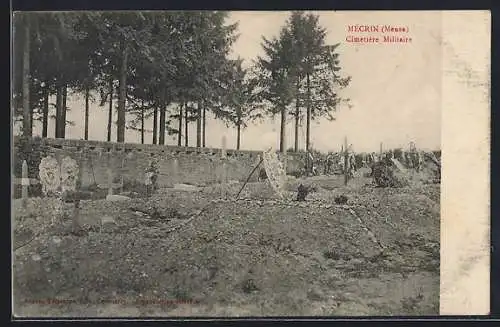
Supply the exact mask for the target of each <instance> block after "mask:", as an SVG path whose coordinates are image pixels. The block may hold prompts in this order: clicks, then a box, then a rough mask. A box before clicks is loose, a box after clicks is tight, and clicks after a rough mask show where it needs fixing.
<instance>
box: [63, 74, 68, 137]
mask: <svg viewBox="0 0 500 327" xmlns="http://www.w3.org/2000/svg"><path fill="white" fill-rule="evenodd" d="M67 100H68V86H67V85H66V84H65V85H64V87H63V104H62V113H61V137H62V138H63V139H64V138H66V113H67V111H68V106H67Z"/></svg>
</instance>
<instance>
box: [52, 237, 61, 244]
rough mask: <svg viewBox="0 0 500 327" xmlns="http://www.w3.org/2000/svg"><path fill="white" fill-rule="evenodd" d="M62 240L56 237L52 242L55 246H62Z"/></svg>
mask: <svg viewBox="0 0 500 327" xmlns="http://www.w3.org/2000/svg"><path fill="white" fill-rule="evenodd" d="M61 241H62V240H61V238H60V237H59V236H54V237H52V242H54V244H60V243H61Z"/></svg>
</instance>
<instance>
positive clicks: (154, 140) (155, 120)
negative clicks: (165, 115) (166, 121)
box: [153, 105, 158, 144]
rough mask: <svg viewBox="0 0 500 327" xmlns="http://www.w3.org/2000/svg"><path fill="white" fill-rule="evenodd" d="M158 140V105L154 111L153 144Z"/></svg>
mask: <svg viewBox="0 0 500 327" xmlns="http://www.w3.org/2000/svg"><path fill="white" fill-rule="evenodd" d="M157 141H158V107H156V105H155V108H154V111H153V144H156V143H157Z"/></svg>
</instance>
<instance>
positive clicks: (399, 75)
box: [34, 11, 442, 151]
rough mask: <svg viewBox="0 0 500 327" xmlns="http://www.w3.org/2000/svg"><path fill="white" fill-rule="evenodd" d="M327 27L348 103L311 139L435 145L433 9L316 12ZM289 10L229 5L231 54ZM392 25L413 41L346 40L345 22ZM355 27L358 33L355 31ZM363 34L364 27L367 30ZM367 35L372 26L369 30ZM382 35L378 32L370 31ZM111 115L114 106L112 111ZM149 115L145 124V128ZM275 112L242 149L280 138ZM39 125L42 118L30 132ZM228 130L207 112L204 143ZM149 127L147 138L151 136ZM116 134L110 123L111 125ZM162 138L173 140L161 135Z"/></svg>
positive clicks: (249, 55) (213, 143)
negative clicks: (233, 33) (233, 31)
mask: <svg viewBox="0 0 500 327" xmlns="http://www.w3.org/2000/svg"><path fill="white" fill-rule="evenodd" d="M315 13H316V14H318V15H319V16H320V23H321V25H322V26H324V27H325V28H326V29H327V31H328V36H327V42H328V43H330V44H334V43H341V45H340V46H339V47H338V52H339V54H340V58H339V59H340V64H341V67H342V72H343V74H344V75H349V76H351V77H352V81H351V84H350V86H349V87H348V88H347V89H346V90H344V91H343V92H342V95H343V96H345V97H349V98H350V99H351V101H352V104H353V107H352V108H351V109H348V108H339V111H338V112H337V113H336V115H335V116H336V121H334V122H329V121H326V120H325V121H323V120H322V121H317V122H313V123H312V132H311V138H312V144H313V147H314V148H316V149H318V150H321V151H328V150H338V149H340V145H341V144H342V142H343V139H344V137H345V136H347V138H348V140H349V143H352V144H353V147H354V149H355V150H356V151H378V149H379V146H380V143H381V142H382V143H383V145H384V147H400V146H403V147H406V146H407V145H408V143H409V142H410V141H413V142H415V143H416V145H417V146H418V147H419V148H425V149H438V148H440V139H441V137H440V134H441V128H440V126H441V109H440V108H441V97H440V95H441V73H442V72H441V52H440V51H441V50H440V46H439V44H438V41H437V39H436V38H435V37H433V36H439V35H440V29H441V19H440V17H441V16H440V13H439V12H333V11H323V12H315ZM289 15H290V12H286V11H282V12H244V11H240V12H232V13H231V15H230V18H229V20H230V22H238V23H239V34H240V36H239V39H238V40H237V42H236V43H235V44H234V47H233V53H232V56H233V57H237V56H240V57H242V58H243V59H245V60H246V61H247V62H248V63H250V61H251V60H253V59H255V58H256V57H257V56H258V55H261V54H262V49H261V45H260V43H261V37H262V36H266V37H267V38H270V37H272V36H276V35H277V34H278V33H279V30H280V28H281V27H282V26H283V24H284V23H285V21H286V19H287V18H288V17H289ZM353 24H359V25H371V24H374V25H392V26H406V27H408V28H409V33H408V34H407V36H409V37H411V38H412V42H411V43H403V44H395V43H392V44H391V43H388V44H355V43H347V42H346V41H345V40H346V36H347V35H348V34H352V33H349V32H347V26H348V25H353ZM358 35H359V34H358ZM365 35H366V34H365ZM369 35H370V34H369ZM371 35H373V36H380V35H381V34H380V33H378V34H377V33H373V34H371ZM82 100H83V99H82V98H81V97H79V96H72V97H70V98H69V99H68V106H69V107H70V108H71V111H70V112H69V113H68V119H69V120H72V121H74V122H75V124H74V126H68V127H67V131H66V137H67V138H71V139H80V138H83V119H84V102H83V101H82ZM114 115H115V116H114V120H115V121H116V113H115V114H114ZM89 126H90V127H89V139H91V140H106V133H107V132H106V126H107V106H104V107H99V105H98V103H92V104H91V108H90V124H89ZM151 126H152V123H151V122H150V121H148V122H147V124H146V127H147V128H149V129H151ZM279 128H280V127H279V117H277V118H276V120H275V121H271V120H269V122H267V123H264V124H259V125H256V126H249V127H248V128H247V129H246V130H244V131H243V134H242V143H241V147H242V149H248V150H262V149H265V148H267V147H269V146H274V147H277V146H278V144H279ZM293 132H294V126H293V123H292V122H290V123H289V124H288V126H287V141H286V142H287V147H292V146H293V143H294V135H293ZM40 133H41V126H40V124H36V125H35V130H34V134H37V135H39V134H40ZM195 133H196V131H195V124H194V123H193V124H192V126H191V131H190V145H195V142H196V139H195V135H196V134H195ZM223 135H226V136H227V145H228V147H229V148H235V147H236V131H235V130H234V129H232V128H227V127H226V126H225V125H224V124H223V123H221V122H218V121H215V120H212V119H209V120H208V123H207V134H206V136H207V146H208V147H220V146H221V138H222V136H223ZM53 136H54V122H53V121H50V122H49V137H53ZM299 136H300V140H299V146H300V147H301V148H303V147H304V144H305V127H302V128H301V131H300V135H299ZM151 139H152V136H151V134H147V135H146V142H147V143H151ZM113 140H116V126H114V128H113ZM125 140H126V142H130V143H139V142H140V134H139V133H138V132H134V131H129V130H127V131H126V135H125ZM167 144H177V141H176V140H175V139H174V138H173V137H172V136H167Z"/></svg>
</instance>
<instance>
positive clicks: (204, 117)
mask: <svg viewBox="0 0 500 327" xmlns="http://www.w3.org/2000/svg"><path fill="white" fill-rule="evenodd" d="M206 115H207V111H206V109H205V106H203V147H205V144H206V143H205V141H206V133H205V132H206V128H207V116H206Z"/></svg>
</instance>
